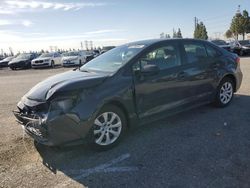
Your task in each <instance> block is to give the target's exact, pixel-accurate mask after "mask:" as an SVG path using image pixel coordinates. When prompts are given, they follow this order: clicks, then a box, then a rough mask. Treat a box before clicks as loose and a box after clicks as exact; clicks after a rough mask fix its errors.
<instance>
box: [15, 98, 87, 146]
mask: <svg viewBox="0 0 250 188" xmlns="http://www.w3.org/2000/svg"><path fill="white" fill-rule="evenodd" d="M76 102H77V101H76V98H74V97H72V96H71V97H68V98H65V97H60V98H56V99H54V100H51V101H46V102H37V101H33V100H30V99H27V98H26V97H23V98H22V100H21V101H20V102H19V103H18V105H17V109H18V110H16V111H13V113H14V115H15V117H16V118H17V121H18V122H19V123H20V124H21V125H22V126H23V128H24V130H25V132H26V133H27V134H28V135H30V136H31V137H33V138H34V139H35V140H36V141H37V142H39V143H41V144H44V145H49V146H55V145H61V144H64V143H68V142H71V141H75V140H83V139H84V136H85V134H84V133H87V132H88V127H90V124H88V122H86V121H85V122H82V121H81V120H80V118H79V115H78V114H77V112H75V111H74V110H73V109H74V107H75V106H76ZM83 124H84V125H86V126H81V125H83Z"/></svg>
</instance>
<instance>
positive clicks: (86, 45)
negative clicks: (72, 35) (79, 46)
mask: <svg viewBox="0 0 250 188" xmlns="http://www.w3.org/2000/svg"><path fill="white" fill-rule="evenodd" d="M84 42H85V48H86V50H88V41H87V40H85V41H84Z"/></svg>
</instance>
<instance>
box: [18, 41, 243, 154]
mask: <svg viewBox="0 0 250 188" xmlns="http://www.w3.org/2000/svg"><path fill="white" fill-rule="evenodd" d="M241 81H242V73H241V70H240V59H239V58H238V56H237V55H235V54H232V53H230V52H228V51H226V50H224V49H222V48H219V47H217V46H216V45H214V44H212V43H210V42H207V41H202V40H194V39H172V40H147V41H139V42H133V43H129V44H125V45H122V46H119V47H116V48H114V49H112V50H110V51H108V52H106V53H104V54H102V55H100V56H98V57H96V58H95V59H93V60H91V61H90V62H88V63H87V64H85V65H83V66H82V67H80V68H79V69H74V70H72V71H68V72H65V73H61V74H58V75H55V76H52V77H50V78H48V79H46V80H44V81H42V82H40V83H38V84H37V85H36V86H34V87H33V88H32V89H31V90H30V91H29V92H28V93H27V94H26V95H24V96H23V98H22V99H21V101H20V102H19V103H18V105H17V110H16V111H14V114H15V116H16V118H17V120H18V121H19V122H20V123H21V124H22V125H23V128H24V129H25V131H26V132H27V133H28V134H29V135H30V136H32V137H33V138H34V139H35V140H36V141H38V142H40V143H42V144H45V145H50V146H52V145H53V146H54V145H64V144H73V143H78V142H77V141H87V142H89V143H92V144H93V146H95V147H97V148H101V149H108V148H110V147H112V146H114V145H116V144H117V143H118V142H119V141H120V140H121V139H122V137H123V136H124V133H125V132H126V130H127V129H128V128H129V127H131V126H134V125H138V124H144V123H145V122H152V121H154V120H157V119H160V118H165V117H167V116H169V115H172V114H175V113H178V112H180V111H183V110H187V109H191V108H193V107H197V106H199V105H203V104H208V103H213V104H215V105H216V106H217V107H226V106H227V105H229V104H230V103H231V101H232V99H233V95H234V93H235V92H236V91H237V90H238V89H239V87H240V85H241Z"/></svg>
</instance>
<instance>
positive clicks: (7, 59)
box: [0, 56, 14, 67]
mask: <svg viewBox="0 0 250 188" xmlns="http://www.w3.org/2000/svg"><path fill="white" fill-rule="evenodd" d="M13 58H14V56H9V57H6V58H5V59H3V60H1V61H0V67H7V66H8V63H9V62H10V61H11V60H12V59H13Z"/></svg>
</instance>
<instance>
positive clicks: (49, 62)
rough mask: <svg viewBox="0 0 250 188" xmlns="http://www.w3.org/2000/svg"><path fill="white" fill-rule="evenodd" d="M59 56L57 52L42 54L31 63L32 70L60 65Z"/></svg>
mask: <svg viewBox="0 0 250 188" xmlns="http://www.w3.org/2000/svg"><path fill="white" fill-rule="evenodd" d="M61 58H62V56H61V54H59V53H58V52H51V53H43V54H42V55H40V56H39V57H38V58H36V59H33V60H32V61H31V67H32V68H40V67H52V68H53V67H54V66H55V65H60V64H61Z"/></svg>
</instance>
